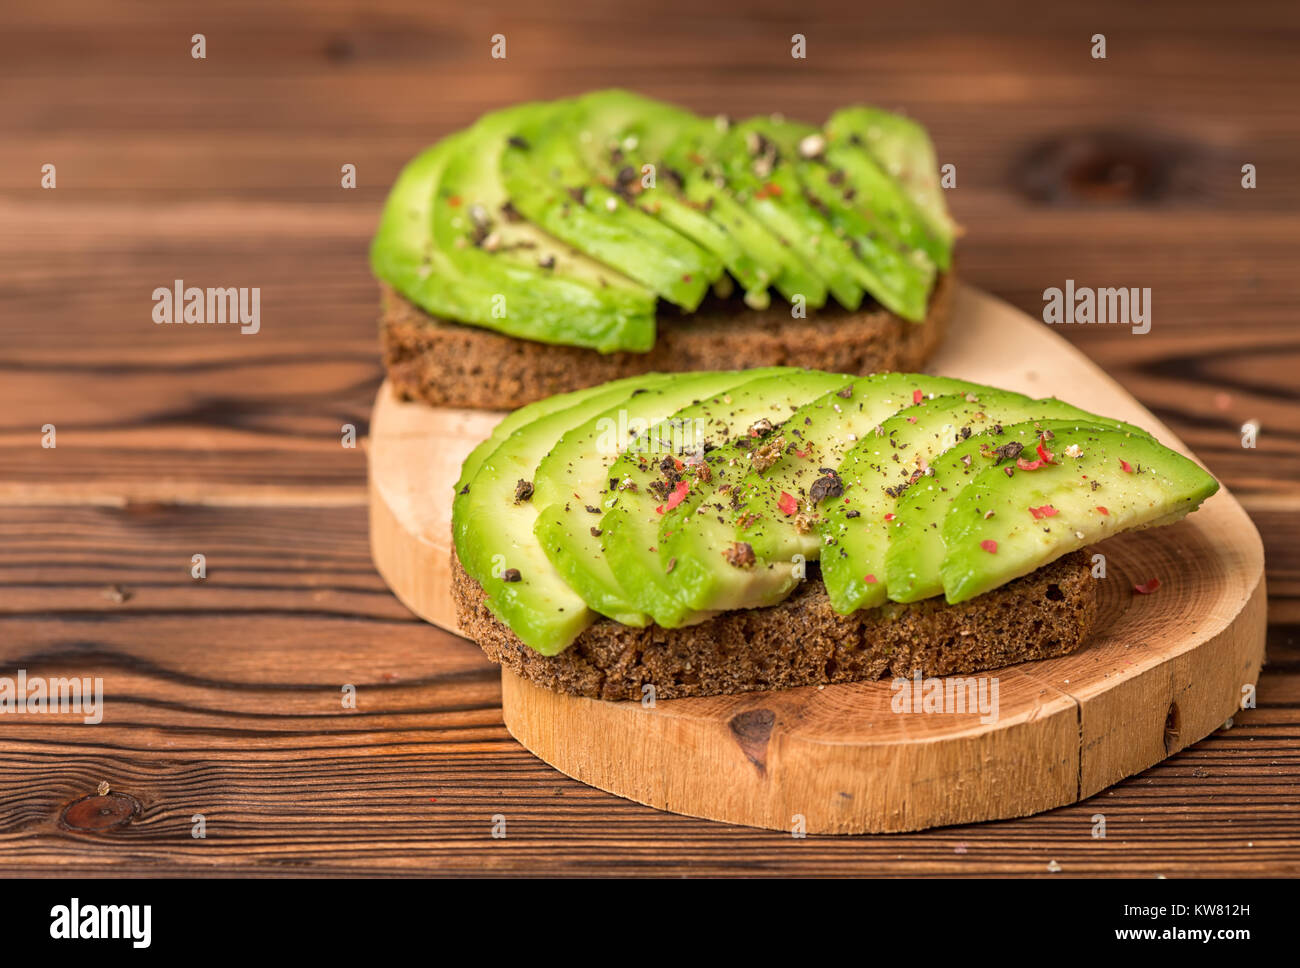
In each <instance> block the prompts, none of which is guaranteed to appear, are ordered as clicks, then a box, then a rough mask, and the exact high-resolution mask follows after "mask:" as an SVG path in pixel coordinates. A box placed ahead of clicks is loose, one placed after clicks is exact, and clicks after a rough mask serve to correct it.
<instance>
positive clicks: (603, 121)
mask: <svg viewBox="0 0 1300 968" xmlns="http://www.w3.org/2000/svg"><path fill="white" fill-rule="evenodd" d="M576 107H577V109H578V111H579V112H580V115H579V117H578V119H577V122H576V123H577V124H578V126H579V129H580V130H579V134H578V138H577V142H576V145H577V149H578V154H579V156H580V157H581V158H582V160H583V162H584V163H585V164H586V166H587V167H588V169H589V170H591V171H592V172H593V173H594V174H595V176H596V178H597V179H598V180H599V181H600V182H601V184H603V185H605V186H606V187H609V188H612V189H613V190H614V191H615V192H616V193H617V194H618V195H620V196H621V197H622V198H623V199H624V200H625V201H626V202H628V203H629V204H634V205H636V206H637V207H638V208H640V209H641V210H642V211H643V212H646V213H647V214H649V215H653V216H654V217H656V218H658V219H659V220H660V221H661V222H663V223H664V224H665V225H668V226H671V227H672V228H674V229H676V230H677V231H678V232H680V233H681V234H682V235H685V236H686V237H687V238H689V239H691V240H692V241H694V242H695V243H697V244H698V245H700V246H701V247H702V248H704V249H706V250H708V251H709V252H712V253H713V254H714V255H716V256H717V257H718V258H719V259H720V260H721V261H722V264H723V265H724V266H725V267H726V268H727V271H728V272H730V273H731V274H732V276H734V277H735V279H736V281H737V282H739V283H740V286H741V288H742V289H743V290H744V291H745V301H746V303H748V304H749V305H750V306H752V307H755V308H761V307H763V306H766V305H767V304H768V301H769V300H768V295H767V290H768V287H769V286H771V284H772V280H773V273H772V272H769V271H768V269H767V268H766V267H765V266H764V265H762V264H761V262H760V260H759V259H758V258H756V257H755V255H754V254H753V253H752V252H751V251H750V250H749V249H748V248H747V247H746V246H745V245H744V244H743V242H742V240H741V239H740V238H737V237H736V236H735V235H733V234H732V233H731V232H730V231H729V230H728V228H727V226H726V224H725V222H722V221H716V220H715V219H714V218H712V217H711V213H710V210H709V209H708V208H707V207H706V206H700V205H695V204H693V203H691V202H690V201H689V200H688V199H686V198H685V197H679V196H678V195H677V194H675V191H676V190H677V189H678V186H677V184H676V182H675V181H674V179H673V176H672V173H671V172H667V171H660V170H659V169H661V168H663V162H662V158H663V155H664V152H665V151H666V150H667V149H668V148H669V146H670V145H672V144H673V142H675V141H677V140H679V139H680V138H681V137H683V135H684V134H685V133H686V132H688V131H690V130H698V129H699V128H700V126H702V125H706V124H708V123H709V122H706V121H704V120H702V119H701V118H699V117H697V116H696V115H694V114H692V113H691V112H689V111H686V110H684V109H683V108H678V107H675V106H673V105H671V104H665V103H664V102H662V101H655V100H652V99H651V98H647V97H642V96H641V95H639V94H633V93H631V92H629V91H623V90H617V89H615V90H607V91H596V92H594V93H592V94H587V95H584V96H582V97H580V98H578V100H577V102H576ZM651 172H653V174H654V179H653V182H651V180H650V179H649V178H648V177H647V176H648V175H649V174H650V173H651ZM661 179H662V181H661Z"/></svg>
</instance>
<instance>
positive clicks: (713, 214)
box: [662, 118, 828, 309]
mask: <svg viewBox="0 0 1300 968" xmlns="http://www.w3.org/2000/svg"><path fill="white" fill-rule="evenodd" d="M729 126H730V123H729V122H727V121H725V120H724V119H722V118H718V119H715V120H714V121H713V122H712V123H705V124H702V125H697V126H695V127H690V128H685V129H683V130H682V131H681V132H679V135H678V137H677V138H676V140H674V141H673V142H672V144H670V145H669V146H668V147H667V148H666V149H665V150H664V152H663V165H662V168H663V171H664V174H666V175H667V176H668V177H669V179H671V180H672V181H673V182H675V183H677V184H679V185H680V186H681V195H682V198H683V199H684V200H685V201H686V203H687V204H688V205H691V206H693V207H695V208H697V209H699V210H701V211H704V212H707V213H708V214H709V217H710V218H712V219H713V220H714V221H716V222H717V223H719V224H720V225H722V226H723V227H725V228H726V230H727V231H728V232H730V233H731V234H732V235H733V236H734V237H735V238H736V240H737V241H738V242H740V244H741V245H743V246H744V247H745V249H746V251H748V252H749V253H750V254H751V255H752V256H753V258H754V259H755V260H757V261H758V262H759V263H760V264H761V265H762V266H763V267H764V268H765V269H766V271H767V273H768V274H769V275H770V276H771V277H772V279H773V281H774V285H775V286H776V289H777V291H778V292H780V293H781V295H783V296H784V297H785V298H786V299H787V300H789V301H790V302H794V300H795V297H796V296H801V297H803V299H804V300H806V302H807V304H808V306H809V308H811V309H819V308H820V307H822V306H824V305H825V304H826V297H827V294H828V291H827V288H826V283H825V281H824V280H823V279H822V277H821V275H820V274H819V273H818V271H817V270H816V269H815V268H814V267H813V265H812V264H811V263H809V262H808V261H807V260H806V259H805V258H804V257H803V256H802V255H801V254H800V253H799V252H798V251H796V249H795V248H794V247H793V246H792V245H791V244H790V242H789V240H788V239H785V238H782V237H780V236H779V235H777V234H776V233H774V232H772V231H771V229H769V228H768V226H767V225H765V224H764V223H763V221H762V220H760V219H758V218H756V217H755V216H754V215H753V214H751V212H750V211H749V210H748V208H746V206H745V205H743V204H741V202H740V201H738V200H737V199H736V198H735V197H734V196H733V195H732V193H731V192H730V191H729V190H728V188H727V182H726V179H725V178H724V177H723V174H722V170H721V167H720V166H719V165H718V163H717V162H716V161H715V160H713V159H714V156H715V155H716V153H717V149H718V145H719V144H720V143H721V141H722V139H723V137H725V135H726V133H727V130H728V128H729ZM750 305H751V306H752V307H753V308H763V306H764V305H766V303H762V302H759V303H754V302H750Z"/></svg>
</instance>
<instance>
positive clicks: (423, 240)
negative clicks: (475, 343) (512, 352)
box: [370, 129, 655, 351]
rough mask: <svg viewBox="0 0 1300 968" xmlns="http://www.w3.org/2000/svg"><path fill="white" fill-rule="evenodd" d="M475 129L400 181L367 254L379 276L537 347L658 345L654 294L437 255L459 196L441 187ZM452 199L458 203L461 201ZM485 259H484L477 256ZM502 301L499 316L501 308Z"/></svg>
mask: <svg viewBox="0 0 1300 968" xmlns="http://www.w3.org/2000/svg"><path fill="white" fill-rule="evenodd" d="M476 143H477V142H476V136H475V135H474V134H473V129H469V130H466V131H462V132H458V133H456V134H453V135H451V136H449V137H447V138H445V139H443V140H442V141H440V142H439V143H438V144H436V145H434V146H433V147H432V148H429V149H428V150H426V151H424V152H422V153H421V154H420V155H419V156H418V157H417V158H415V159H414V160H413V161H412V162H410V164H408V165H407V166H406V167H405V168H404V169H403V170H402V173H401V174H400V175H399V176H398V179H397V182H396V183H395V184H394V186H393V189H392V191H391V192H390V193H389V196H388V201H387V203H386V204H385V206H384V211H383V214H382V216H381V218H380V225H379V229H378V231H377V232H376V234H375V238H374V241H373V243H372V244H371V249H370V260H371V266H372V268H373V270H374V273H375V275H376V276H377V277H378V278H380V279H383V280H384V281H386V282H388V283H389V284H390V285H392V286H393V287H394V288H395V289H397V290H398V291H399V292H401V293H402V294H403V295H404V296H406V297H407V298H408V299H410V300H411V301H412V302H414V303H415V304H416V305H418V306H420V307H421V308H423V309H425V310H426V311H428V312H430V313H432V314H433V315H435V316H439V317H442V318H446V319H454V320H456V321H458V322H462V323H467V324H470V325H476V326H482V327H485V328H488V329H494V330H497V331H500V332H504V333H507V334H509V335H512V336H519V337H521V338H524V339H533V340H538V341H558V342H566V343H572V344H574V345H580V346H588V347H591V348H594V349H598V350H602V351H609V350H615V349H629V350H637V349H640V350H645V349H648V348H649V347H650V346H651V345H652V344H653V342H654V325H655V323H654V306H655V300H654V296H653V294H651V293H650V292H649V291H648V290H644V289H641V288H639V287H634V286H632V285H630V284H629V283H626V282H625V283H623V284H621V285H620V284H619V283H618V280H617V279H615V278H614V274H613V273H609V275H610V277H611V278H610V279H609V280H607V282H606V284H605V285H600V284H598V283H597V284H592V283H589V282H584V281H583V279H582V278H581V276H573V277H569V276H560V277H555V276H552V275H550V274H548V273H546V272H543V271H542V270H540V269H537V268H534V269H532V270H529V269H528V268H527V267H520V268H518V269H511V268H510V267H508V266H505V265H502V264H500V263H498V262H496V261H492V260H488V261H487V262H485V263H484V264H482V265H480V266H474V267H471V266H468V265H467V264H466V263H465V262H464V261H463V260H460V259H453V258H452V256H451V254H450V253H452V252H454V248H453V249H447V250H444V249H441V248H440V247H439V245H438V243H437V240H436V239H435V222H437V221H439V220H443V219H446V218H448V217H449V215H448V212H447V211H446V210H445V209H446V208H447V207H448V206H449V203H450V200H451V199H457V196H455V195H452V194H450V193H446V194H443V190H444V185H443V180H444V177H445V175H446V172H447V170H448V168H449V167H450V166H452V165H453V164H455V163H457V162H458V159H460V158H461V157H462V155H461V152H462V151H464V150H467V149H469V148H470V147H471V146H472V145H474V144H476ZM457 200H458V199H457ZM467 254H468V253H467ZM479 254H480V255H482V256H484V257H485V258H486V257H487V256H488V253H479ZM502 296H505V297H506V303H505V309H506V314H505V315H504V316H501V315H499V312H498V311H497V306H498V305H499V303H500V298H501V297H502Z"/></svg>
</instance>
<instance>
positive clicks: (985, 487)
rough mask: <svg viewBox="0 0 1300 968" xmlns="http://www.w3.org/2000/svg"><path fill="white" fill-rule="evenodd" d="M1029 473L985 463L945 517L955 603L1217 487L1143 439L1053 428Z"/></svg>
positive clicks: (947, 573) (1167, 516)
mask: <svg viewBox="0 0 1300 968" xmlns="http://www.w3.org/2000/svg"><path fill="white" fill-rule="evenodd" d="M1043 443H1044V445H1045V446H1046V447H1049V448H1050V449H1048V450H1044V453H1046V454H1048V455H1050V458H1051V459H1050V460H1047V459H1044V460H1042V461H1041V462H1040V466H1038V467H1037V469H1035V470H1028V469H1023V468H1022V467H1021V466H1020V465H1017V466H1016V468H1015V469H1014V470H1013V471H1012V472H1011V474H1010V476H1007V475H1006V474H1005V473H1004V468H1002V467H985V468H984V469H983V470H982V471H980V473H979V474H977V475H976V476H975V479H974V480H973V481H972V482H971V483H970V485H969V486H968V487H966V488H965V489H964V490H963V491H962V492H961V494H959V495H958V496H957V498H956V499H955V500H954V501H953V502H952V504H951V506H950V507H949V508H948V513H947V515H946V516H945V517H944V521H943V541H944V545H945V546H946V547H947V552H946V554H945V555H944V559H943V565H942V568H941V571H942V573H943V590H944V596H945V598H946V599H947V601H948V602H949V604H957V603H958V602H964V601H966V600H967V599H970V598H973V597H975V596H976V595H979V594H982V593H983V592H986V591H988V590H990V589H992V588H996V587H998V586H999V585H1003V584H1005V583H1006V582H1009V581H1012V580H1013V579H1016V578H1019V577H1020V576H1021V575H1025V574H1028V573H1029V572H1031V571H1034V570H1035V569H1037V568H1041V567H1042V566H1043V565H1045V564H1047V563H1048V562H1051V561H1055V560H1056V559H1057V558H1059V557H1060V556H1061V555H1064V554H1068V553H1069V552H1071V551H1074V550H1075V549H1076V548H1082V547H1084V546H1085V545H1088V544H1092V543H1093V542H1096V541H1100V540H1102V539H1103V538H1108V537H1110V536H1111V535H1113V534H1116V533H1118V532H1120V531H1128V530H1131V529H1133V528H1143V527H1149V526H1155V525H1165V524H1172V523H1173V522H1175V521H1177V520H1179V519H1180V518H1182V517H1183V516H1185V515H1186V514H1188V513H1189V512H1191V511H1194V510H1196V508H1197V507H1199V506H1200V504H1201V502H1202V501H1204V500H1205V499H1206V498H1208V497H1209V496H1210V495H1212V494H1213V493H1214V492H1215V491H1217V490H1218V489H1219V484H1218V482H1217V481H1216V480H1215V479H1214V478H1213V477H1211V476H1210V475H1209V474H1207V473H1206V472H1205V471H1203V470H1202V469H1201V468H1200V467H1198V466H1197V465H1196V464H1195V463H1194V462H1193V461H1191V460H1188V459H1187V458H1186V457H1183V456H1182V455H1181V454H1178V453H1175V452H1174V451H1172V450H1170V449H1169V448H1167V447H1163V446H1161V445H1160V444H1158V443H1156V442H1155V441H1154V440H1152V439H1151V438H1149V437H1139V436H1135V435H1133V434H1126V433H1122V432H1120V431H1114V430H1101V429H1096V428H1088V427H1079V428H1078V429H1075V430H1061V431H1054V436H1053V437H1052V439H1050V440H1047V441H1044V442H1043ZM1038 456H1039V457H1040V458H1041V457H1042V454H1040V455H1038Z"/></svg>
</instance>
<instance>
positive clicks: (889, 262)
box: [746, 118, 935, 322]
mask: <svg viewBox="0 0 1300 968" xmlns="http://www.w3.org/2000/svg"><path fill="white" fill-rule="evenodd" d="M746 124H747V125H749V126H750V131H751V133H757V134H761V135H762V136H763V137H764V138H765V139H767V141H768V142H770V143H771V144H774V145H776V147H777V150H778V152H779V153H780V154H781V156H782V157H785V158H789V159H790V165H791V166H792V167H793V170H794V172H795V174H796V176H797V177H798V180H799V184H800V188H801V192H802V195H803V198H804V200H806V201H807V203H808V204H809V205H810V206H812V208H813V209H815V210H816V212H817V214H819V215H820V216H821V217H822V219H823V220H824V221H825V222H826V223H827V224H828V225H829V227H830V230H831V231H832V232H833V233H834V234H835V236H837V237H838V238H840V239H842V240H843V241H844V242H845V243H846V244H847V246H848V247H849V249H850V250H852V255H853V256H854V260H853V262H852V263H851V264H850V268H851V271H852V274H853V278H854V280H855V281H856V282H857V283H858V284H859V285H861V286H862V288H863V289H865V290H866V291H867V292H868V293H869V294H870V295H871V296H872V297H873V298H875V300H876V301H877V302H879V303H880V304H881V305H882V306H884V307H885V308H886V309H889V310H890V311H891V312H895V313H897V314H898V315H900V316H902V317H903V318H904V319H909V320H911V321H913V322H921V321H923V320H924V319H925V315H926V309H927V308H928V304H929V295H930V289H931V287H932V285H933V283H934V274H935V268H934V263H933V262H931V261H930V259H929V258H927V257H926V256H925V254H924V253H923V252H921V251H919V250H914V249H913V248H912V247H911V246H910V245H908V244H907V243H905V242H904V241H903V240H900V239H899V238H898V237H897V236H895V235H894V233H893V232H892V231H891V229H890V227H889V225H888V224H886V219H885V218H884V217H882V214H878V213H877V211H876V209H877V207H879V208H880V210H881V212H882V213H884V214H888V213H889V212H891V211H892V210H893V209H894V208H896V207H898V206H899V205H900V204H903V203H904V202H905V200H904V199H902V198H900V197H896V196H897V195H898V194H899V193H901V189H898V190H897V191H896V192H895V193H892V194H882V193H879V192H878V193H877V194H876V195H874V196H855V195H854V193H853V189H852V187H851V186H849V185H847V184H846V182H845V180H844V178H843V177H842V173H840V174H839V175H837V174H836V172H834V171H832V169H831V168H830V167H829V166H827V164H826V163H825V160H824V158H823V157H822V155H823V154H824V152H825V138H824V136H823V135H822V134H821V133H820V132H819V131H818V130H817V129H816V128H813V127H811V126H809V125H805V124H796V123H794V122H791V121H784V120H782V121H774V120H770V119H764V118H756V119H753V120H751V121H748V122H746ZM803 155H807V156H808V157H807V158H804V157H802V156H803Z"/></svg>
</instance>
